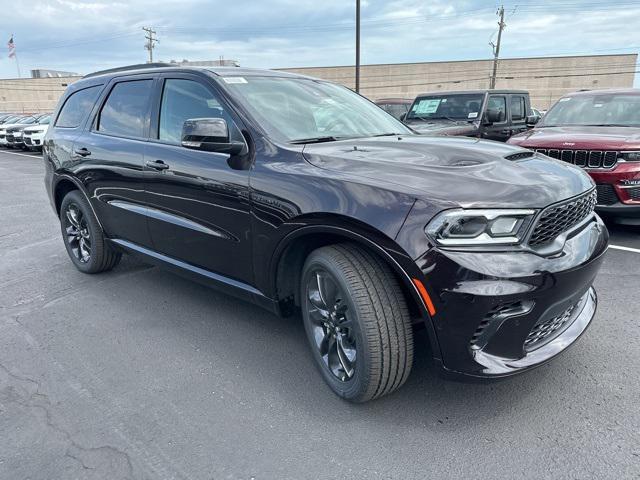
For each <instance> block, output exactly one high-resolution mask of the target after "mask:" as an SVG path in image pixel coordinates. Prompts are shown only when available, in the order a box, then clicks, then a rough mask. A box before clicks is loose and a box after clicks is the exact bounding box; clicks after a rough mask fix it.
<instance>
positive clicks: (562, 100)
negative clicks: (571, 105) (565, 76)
mask: <svg viewBox="0 0 640 480" xmlns="http://www.w3.org/2000/svg"><path fill="white" fill-rule="evenodd" d="M569 100H571V97H566V98H561V99H560V100H558V101H559V102H568V101H569Z"/></svg>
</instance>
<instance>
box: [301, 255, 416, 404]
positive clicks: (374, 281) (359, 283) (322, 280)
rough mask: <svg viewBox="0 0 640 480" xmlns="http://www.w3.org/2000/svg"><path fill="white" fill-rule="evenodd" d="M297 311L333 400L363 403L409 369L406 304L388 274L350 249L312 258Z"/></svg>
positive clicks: (368, 257)
mask: <svg viewBox="0 0 640 480" xmlns="http://www.w3.org/2000/svg"><path fill="white" fill-rule="evenodd" d="M301 298H302V313H303V320H304V325H305V330H306V333H307V337H308V340H309V343H310V345H311V350H312V353H313V357H314V359H315V362H316V364H317V366H318V367H319V369H320V372H321V373H322V376H323V377H324V379H325V381H326V382H327V384H328V385H329V386H330V387H331V389H332V390H333V391H334V392H335V393H336V394H337V395H339V396H341V397H343V398H345V399H346V400H350V401H353V402H365V401H368V400H372V399H374V398H378V397H380V396H382V395H386V394H388V393H390V392H392V391H394V390H395V389H397V388H398V387H400V386H401V385H402V384H403V383H404V382H405V381H406V379H407V377H408V376H409V372H410V371H411V366H412V363H413V332H412V329H411V321H410V318H409V312H408V308H407V305H406V300H405V299H404V296H403V294H402V291H401V289H400V285H399V284H398V280H397V279H396V277H395V275H394V274H393V272H392V271H391V269H390V268H389V267H388V266H387V265H386V264H385V263H384V262H382V261H381V260H380V259H378V258H377V257H375V256H374V255H372V254H370V253H369V252H367V251H365V250H362V249H360V248H359V247H357V246H355V245H351V244H338V245H332V246H328V247H323V248H320V249H318V250H315V251H314V252H312V253H311V254H310V255H309V257H308V258H307V260H306V262H305V265H304V267H303V272H302V284H301Z"/></svg>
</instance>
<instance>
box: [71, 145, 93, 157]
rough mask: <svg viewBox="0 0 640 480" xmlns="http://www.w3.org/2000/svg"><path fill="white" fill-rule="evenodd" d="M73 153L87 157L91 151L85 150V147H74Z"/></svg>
mask: <svg viewBox="0 0 640 480" xmlns="http://www.w3.org/2000/svg"><path fill="white" fill-rule="evenodd" d="M73 153H75V154H76V155H80V156H81V157H88V156H89V155H91V152H90V151H89V150H87V148H86V147H82V148H76V149H74V150H73Z"/></svg>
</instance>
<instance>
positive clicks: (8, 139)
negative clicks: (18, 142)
mask: <svg viewBox="0 0 640 480" xmlns="http://www.w3.org/2000/svg"><path fill="white" fill-rule="evenodd" d="M14 140H15V138H14V137H13V135H7V142H9V143H13V141H14Z"/></svg>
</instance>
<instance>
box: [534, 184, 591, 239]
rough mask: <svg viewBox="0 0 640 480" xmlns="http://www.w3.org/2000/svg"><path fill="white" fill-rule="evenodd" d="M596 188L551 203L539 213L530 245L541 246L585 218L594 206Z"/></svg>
mask: <svg viewBox="0 0 640 480" xmlns="http://www.w3.org/2000/svg"><path fill="white" fill-rule="evenodd" d="M596 199H597V194H596V190H595V189H594V190H592V191H590V192H588V193H586V194H584V195H581V196H580V197H578V198H574V199H571V200H568V201H565V202H563V203H560V204H555V205H551V206H549V207H547V208H545V209H544V210H543V211H542V213H540V215H539V217H538V220H537V222H536V225H535V227H534V229H533V233H532V234H531V237H530V238H529V245H530V246H531V247H541V246H544V245H545V244H547V243H550V242H552V241H553V240H554V239H555V238H556V237H557V236H558V235H560V234H561V233H563V232H566V231H568V230H570V229H571V228H572V227H574V226H576V225H577V224H579V223H580V222H581V221H582V220H584V219H585V218H587V217H588V216H589V215H591V213H592V212H593V210H594V209H595V206H596Z"/></svg>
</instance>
